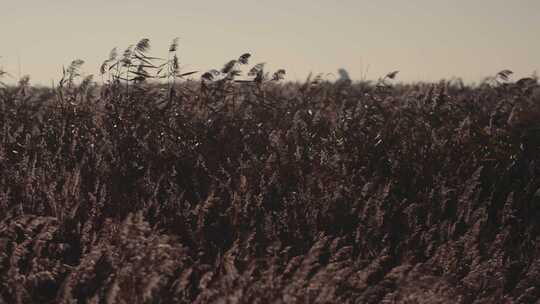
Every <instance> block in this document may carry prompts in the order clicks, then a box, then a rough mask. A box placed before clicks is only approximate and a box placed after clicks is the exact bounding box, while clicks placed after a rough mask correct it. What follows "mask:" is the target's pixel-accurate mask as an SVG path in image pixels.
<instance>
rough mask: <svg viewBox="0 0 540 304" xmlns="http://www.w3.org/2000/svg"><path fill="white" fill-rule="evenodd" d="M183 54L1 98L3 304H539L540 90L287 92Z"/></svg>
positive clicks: (524, 85)
mask: <svg viewBox="0 0 540 304" xmlns="http://www.w3.org/2000/svg"><path fill="white" fill-rule="evenodd" d="M176 49H177V42H176V41H175V42H173V44H172V45H171V47H170V50H169V54H168V56H166V58H165V59H158V58H154V57H151V56H150V55H148V51H149V43H148V40H145V39H143V40H141V41H140V42H139V43H137V44H136V45H134V46H133V47H131V48H129V49H128V50H126V51H125V52H123V53H121V54H117V52H116V51H112V52H111V56H110V58H109V59H107V60H106V61H105V62H104V64H103V66H102V69H101V72H102V75H101V76H100V77H101V79H103V81H104V83H103V84H102V85H97V84H96V83H95V82H94V81H93V80H92V78H90V77H87V78H83V79H81V77H79V73H80V72H79V70H80V68H81V65H82V64H83V62H82V61H80V60H75V61H73V62H72V63H71V64H70V65H69V66H68V67H66V68H65V69H64V70H63V78H62V80H61V81H60V82H59V83H57V84H56V85H55V87H53V88H40V87H36V86H31V85H30V84H29V80H28V78H23V79H21V81H20V82H19V84H18V85H0V141H1V143H0V172H1V175H0V303H535V302H538V301H539V300H540V285H539V282H540V174H539V173H540V172H539V171H540V163H539V160H540V158H539V156H540V154H539V150H538V147H539V146H540V128H537V125H536V124H538V126H540V86H539V84H538V80H537V79H536V78H534V77H532V78H524V79H520V80H519V81H513V80H512V79H511V77H510V74H511V72H510V71H501V72H500V73H498V74H497V75H496V76H494V77H493V78H491V79H489V80H488V81H486V82H484V83H482V84H480V85H477V86H474V87H473V86H466V85H463V84H462V83H460V82H457V81H451V82H448V81H446V82H445V81H441V82H440V83H434V84H409V85H405V84H396V83H395V81H394V78H395V77H396V72H394V73H389V74H388V75H387V76H386V77H384V78H382V79H380V80H379V81H378V82H354V83H352V82H351V81H349V80H348V79H341V80H339V81H337V82H329V81H325V80H324V79H323V78H321V77H312V78H310V79H308V80H307V81H305V82H303V83H292V82H286V81H283V80H282V79H283V78H284V76H285V71H284V70H278V71H275V72H274V71H273V73H266V72H265V71H264V65H263V64H256V65H252V64H251V63H249V57H250V56H249V54H244V55H242V56H240V57H239V58H238V59H236V60H233V61H230V62H229V63H227V64H226V65H225V66H224V67H223V68H222V69H220V70H213V71H209V72H206V73H198V74H195V73H191V71H186V72H183V71H179V69H178V67H179V63H178V57H177V56H176ZM156 78H160V79H161V82H159V83H157V82H153V80H155V79H156ZM185 78H191V79H197V80H189V81H186V80H184V79H185ZM0 80H1V79H0Z"/></svg>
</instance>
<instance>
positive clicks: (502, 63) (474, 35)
mask: <svg viewBox="0 0 540 304" xmlns="http://www.w3.org/2000/svg"><path fill="white" fill-rule="evenodd" d="M177 36H178V37H180V52H179V55H180V58H181V63H182V66H183V67H184V69H185V70H186V71H188V70H201V71H205V70H208V69H211V68H221V67H222V66H223V64H224V63H225V62H226V61H228V60H230V59H234V58H237V57H238V56H239V55H241V54H242V53H244V52H250V53H252V54H253V57H252V63H257V62H266V63H267V68H269V69H270V70H271V71H273V70H275V69H277V68H285V69H286V70H287V79H290V80H296V79H305V77H306V76H307V75H308V74H309V72H314V73H334V74H336V70H337V69H338V68H345V69H347V70H348V71H349V73H350V75H351V77H352V78H354V79H361V78H363V77H367V78H368V79H377V78H378V77H380V76H382V75H384V74H386V73H387V72H390V71H392V70H400V74H399V75H398V76H399V77H398V79H399V80H401V81H406V82H409V81H417V80H428V81H430V80H439V79H441V78H447V79H448V78H451V77H453V76H459V77H462V78H463V79H464V80H465V81H467V82H472V81H479V80H481V79H482V78H483V77H484V76H489V75H493V74H495V73H497V72H498V71H500V70H502V69H511V70H513V71H514V72H515V73H516V75H515V77H522V76H529V75H531V74H532V73H533V72H534V71H535V70H540V1H539V0H517V1H509V0H489V1H487V0H486V1H479V0H471V1H464V0H454V1H442V0H441V1H437V0H409V1H403V0H399V1H398V0H396V1H388V0H378V1H361V0H340V1H338V0H336V1H328V0H325V1H319V0H294V1H281V0H274V1H256V0H251V1H243V0H242V1H241V0H229V1H181V0H154V1H150V0H146V1H141V0H114V1H111V0H108V1H106V0H88V1H78V0H18V1H15V0H2V7H1V10H0V37H1V45H0V56H1V58H0V66H1V67H3V68H4V69H6V70H7V71H8V72H10V73H11V74H12V75H14V76H15V77H17V76H18V70H19V69H18V58H20V62H21V67H22V74H23V75H24V74H30V75H31V79H32V80H33V83H41V84H50V83H51V80H52V79H58V78H59V76H60V71H61V67H62V65H67V64H68V63H69V62H71V60H73V59H76V58H80V59H83V60H85V61H86V63H85V65H84V71H85V73H87V74H98V67H99V65H100V63H101V62H102V61H103V60H104V59H105V58H107V56H108V53H109V51H110V50H111V49H112V48H113V47H115V46H117V47H118V48H119V50H123V49H125V47H127V46H128V45H129V44H133V43H136V42H137V41H138V40H139V39H140V38H149V39H150V41H151V45H152V54H153V55H156V56H165V55H166V53H167V47H168V45H169V43H170V41H171V40H172V39H173V38H174V37H177ZM329 78H331V77H330V76H329Z"/></svg>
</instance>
